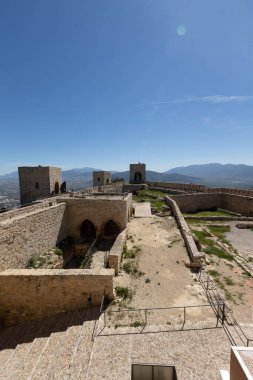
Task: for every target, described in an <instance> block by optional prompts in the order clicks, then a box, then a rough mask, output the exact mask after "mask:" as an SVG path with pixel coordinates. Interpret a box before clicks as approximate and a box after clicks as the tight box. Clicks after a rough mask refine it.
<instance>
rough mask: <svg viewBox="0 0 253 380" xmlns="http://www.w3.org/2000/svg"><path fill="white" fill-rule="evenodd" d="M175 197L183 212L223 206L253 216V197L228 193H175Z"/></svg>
mask: <svg viewBox="0 0 253 380" xmlns="http://www.w3.org/2000/svg"><path fill="white" fill-rule="evenodd" d="M173 199H174V200H175V201H176V202H177V204H178V206H179V208H180V210H181V211H182V212H189V213H192V212H193V213H194V212H196V211H198V210H208V209H211V208H222V209H225V210H230V211H234V212H238V213H240V214H243V215H245V216H253V197H246V196H242V195H234V194H226V193H213V194H212V193H210V194H208V193H198V194H183V195H173Z"/></svg>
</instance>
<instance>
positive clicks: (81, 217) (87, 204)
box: [62, 194, 132, 238]
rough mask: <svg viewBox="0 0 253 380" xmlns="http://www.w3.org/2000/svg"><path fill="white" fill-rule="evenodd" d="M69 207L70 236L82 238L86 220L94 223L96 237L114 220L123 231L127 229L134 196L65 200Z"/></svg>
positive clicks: (68, 224)
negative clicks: (106, 224)
mask: <svg viewBox="0 0 253 380" xmlns="http://www.w3.org/2000/svg"><path fill="white" fill-rule="evenodd" d="M62 201H63V202H64V204H66V206H67V214H66V219H67V230H68V235H71V236H73V237H74V238H80V229H81V225H82V223H83V222H84V221H85V220H89V221H90V222H92V223H93V224H94V226H95V228H96V236H97V237H99V236H101V235H102V231H103V227H104V225H105V223H106V222H108V221H109V220H113V221H114V222H115V223H117V225H118V226H119V228H120V229H121V230H123V229H124V228H126V226H127V223H128V220H129V219H130V216H131V204H132V194H128V195H127V196H126V197H123V196H106V195H105V196H94V197H91V198H89V197H87V198H64V199H63V200H62Z"/></svg>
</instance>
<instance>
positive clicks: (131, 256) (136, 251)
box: [123, 244, 141, 259]
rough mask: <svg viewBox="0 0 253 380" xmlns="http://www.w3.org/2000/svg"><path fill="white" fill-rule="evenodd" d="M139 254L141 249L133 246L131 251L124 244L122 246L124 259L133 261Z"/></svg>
mask: <svg viewBox="0 0 253 380" xmlns="http://www.w3.org/2000/svg"><path fill="white" fill-rule="evenodd" d="M140 252H141V247H138V246H136V245H134V246H133V248H132V249H128V248H127V245H126V244H125V245H124V248H123V256H124V258H126V259H134V258H135V257H136V256H137V255H138V254H139V253H140Z"/></svg>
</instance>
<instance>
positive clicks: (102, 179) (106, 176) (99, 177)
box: [93, 171, 112, 186]
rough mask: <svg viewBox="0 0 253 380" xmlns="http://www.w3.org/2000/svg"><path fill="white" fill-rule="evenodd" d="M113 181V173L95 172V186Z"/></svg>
mask: <svg viewBox="0 0 253 380" xmlns="http://www.w3.org/2000/svg"><path fill="white" fill-rule="evenodd" d="M111 183H112V173H111V172H105V171H99V172H93V186H105V185H110V184H111Z"/></svg>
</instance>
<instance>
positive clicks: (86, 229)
mask: <svg viewBox="0 0 253 380" xmlns="http://www.w3.org/2000/svg"><path fill="white" fill-rule="evenodd" d="M80 236H81V239H83V240H85V241H87V242H92V241H93V240H95V239H96V227H95V226H94V224H93V223H92V222H90V221H89V220H88V219H86V220H85V221H84V222H83V223H82V224H81V229H80Z"/></svg>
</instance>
